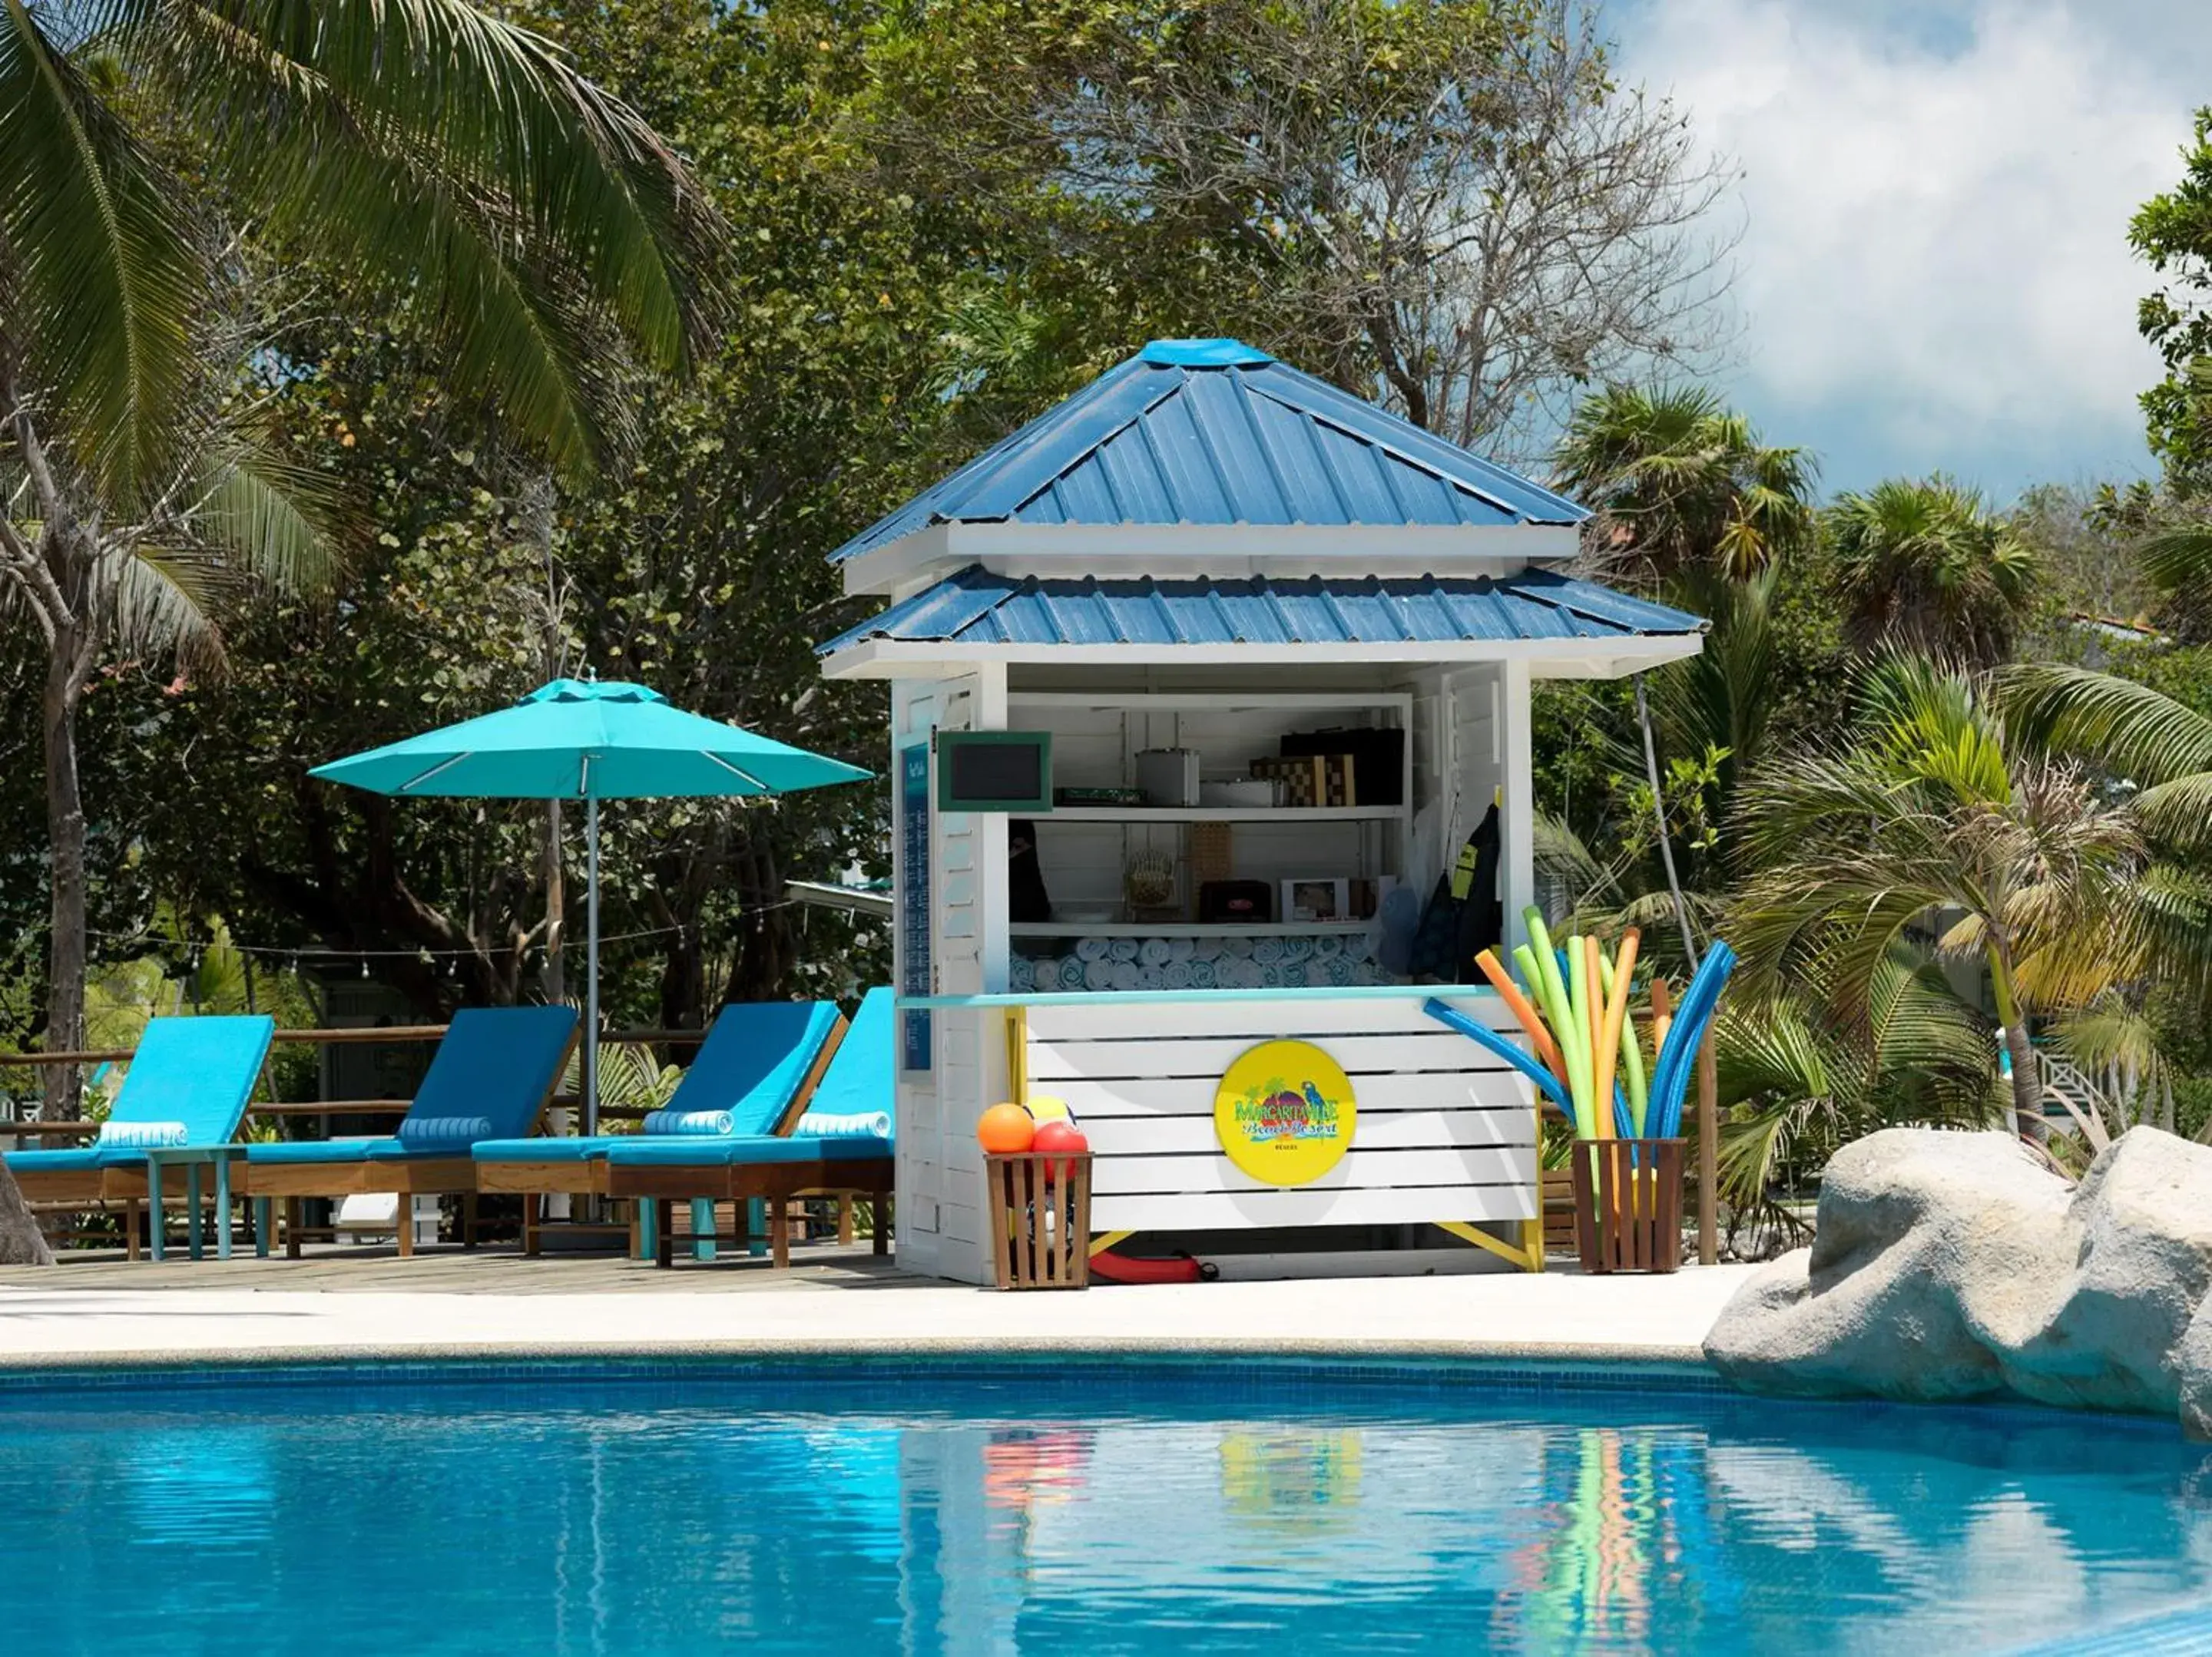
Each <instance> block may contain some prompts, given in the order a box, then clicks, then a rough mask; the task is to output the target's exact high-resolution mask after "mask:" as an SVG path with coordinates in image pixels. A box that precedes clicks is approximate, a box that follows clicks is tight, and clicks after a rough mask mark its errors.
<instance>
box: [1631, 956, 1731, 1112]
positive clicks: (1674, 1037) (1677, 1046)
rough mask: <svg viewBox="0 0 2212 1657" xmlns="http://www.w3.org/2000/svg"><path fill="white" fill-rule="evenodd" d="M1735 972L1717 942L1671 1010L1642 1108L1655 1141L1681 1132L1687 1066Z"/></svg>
mask: <svg viewBox="0 0 2212 1657" xmlns="http://www.w3.org/2000/svg"><path fill="white" fill-rule="evenodd" d="M1734 971H1735V950H1731V949H1730V948H1729V946H1728V945H1727V944H1723V943H1719V942H1716V943H1715V944H1713V947H1712V948H1711V950H1707V951H1706V952H1705V964H1704V965H1702V966H1700V967H1699V968H1698V971H1697V974H1696V976H1695V977H1693V978H1692V979H1691V980H1690V987H1689V988H1688V989H1687V990H1686V991H1684V992H1683V993H1682V1005H1680V1006H1679V1007H1677V1008H1676V1009H1675V1010H1674V1023H1672V1024H1670V1025H1668V1029H1667V1044H1666V1046H1665V1047H1663V1048H1662V1049H1661V1050H1660V1053H1659V1062H1658V1064H1657V1065H1656V1067H1655V1068H1654V1070H1653V1071H1652V1076H1651V1096H1650V1101H1649V1102H1648V1103H1647V1105H1646V1107H1645V1109H1644V1127H1645V1129H1646V1130H1647V1131H1648V1132H1650V1135H1651V1137H1652V1138H1655V1139H1672V1138H1677V1137H1678V1136H1679V1135H1680V1133H1681V1131H1682V1096H1683V1094H1684V1093H1685V1092H1686V1090H1687V1089H1688V1088H1689V1085H1690V1066H1691V1065H1692V1064H1694V1063H1696V1062H1697V1054H1698V1047H1699V1043H1701V1042H1702V1041H1704V1040H1705V1026H1706V1025H1707V1024H1708V1023H1711V1021H1712V1017H1713V1010H1714V1009H1715V1008H1716V1007H1717V1006H1718V1005H1720V998H1721V989H1722V986H1723V985H1725V984H1726V983H1727V982H1728V979H1729V974H1730V973H1732V972H1734Z"/></svg>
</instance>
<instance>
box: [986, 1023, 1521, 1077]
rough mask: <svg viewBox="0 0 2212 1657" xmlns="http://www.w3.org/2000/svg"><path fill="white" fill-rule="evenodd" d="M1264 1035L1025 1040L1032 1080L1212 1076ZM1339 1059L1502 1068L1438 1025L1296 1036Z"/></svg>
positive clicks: (1435, 1067)
mask: <svg viewBox="0 0 2212 1657" xmlns="http://www.w3.org/2000/svg"><path fill="white" fill-rule="evenodd" d="M1276 1039H1278V1038H1276V1037H1273V1036H1267V1035H1218V1036H1188V1037H1185V1038H1182V1039H1180V1040H1176V1041H1036V1040H1035V1039H1034V1038H1033V1039H1032V1040H1031V1041H1030V1080H1031V1081H1033V1082H1057V1081H1063V1080H1090V1079H1093V1078H1112V1077H1159V1076H1200V1077H1203V1076H1211V1077H1215V1078H1217V1079H1218V1078H1219V1077H1220V1075H1221V1073H1222V1072H1223V1071H1225V1070H1227V1069H1228V1068H1229V1067H1230V1065H1233V1064H1235V1063H1236V1062H1237V1059H1240V1058H1242V1057H1243V1055H1244V1054H1245V1053H1248V1052H1249V1051H1250V1050H1251V1049H1252V1048H1253V1047H1257V1046H1258V1045H1259V1044H1260V1043H1261V1042H1262V1041H1273V1040H1276ZM1291 1039H1293V1040H1297V1041H1310V1042H1312V1043H1313V1045H1314V1046H1316V1047H1319V1048H1320V1049H1321V1050H1322V1052H1323V1053H1327V1054H1328V1056H1329V1057H1330V1058H1332V1059H1334V1060H1336V1062H1337V1063H1338V1064H1339V1065H1341V1066H1342V1067H1343V1069H1344V1071H1345V1073H1346V1075H1348V1076H1351V1077H1353V1078H1354V1081H1355V1085H1356V1084H1357V1078H1358V1077H1359V1076H1360V1075H1362V1074H1363V1073H1366V1074H1378V1075H1402V1074H1405V1073H1407V1072H1408V1071H1433V1072H1436V1073H1437V1074H1440V1075H1464V1074H1469V1073H1479V1072H1482V1071H1495V1072H1498V1073H1499V1074H1506V1073H1508V1071H1507V1066H1506V1064H1505V1061H1504V1059H1498V1058H1496V1057H1493V1056H1492V1054H1491V1053H1487V1052H1486V1051H1485V1050H1484V1049H1483V1048H1481V1047H1477V1046H1475V1044H1474V1042H1472V1041H1468V1038H1467V1037H1465V1036H1464V1035H1457V1034H1455V1033H1454V1032H1452V1031H1450V1030H1445V1029H1438V1031H1437V1034H1436V1035H1301V1036H1297V1037H1294V1038H1291Z"/></svg>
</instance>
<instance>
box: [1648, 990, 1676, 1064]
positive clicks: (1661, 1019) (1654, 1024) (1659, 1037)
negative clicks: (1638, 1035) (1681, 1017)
mask: <svg viewBox="0 0 2212 1657" xmlns="http://www.w3.org/2000/svg"><path fill="white" fill-rule="evenodd" d="M1672 1023H1674V1012H1673V1010H1672V1009H1671V1008H1670V1007H1669V1006H1668V1001H1667V980H1665V979H1663V978H1655V979H1653V980H1651V1051H1652V1053H1653V1054H1654V1058H1653V1059H1652V1062H1653V1063H1654V1064H1655V1065H1656V1063H1657V1062H1658V1059H1657V1057H1656V1055H1657V1054H1658V1053H1660V1052H1661V1051H1662V1050H1663V1049H1664V1048H1665V1047H1666V1045H1667V1027H1668V1025H1670V1024H1672Z"/></svg>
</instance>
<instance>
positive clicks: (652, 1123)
mask: <svg viewBox="0 0 2212 1657" xmlns="http://www.w3.org/2000/svg"><path fill="white" fill-rule="evenodd" d="M401 1126H405V1124H404V1123H403V1124H401ZM736 1126H737V1123H736V1122H735V1121H734V1120H732V1118H731V1116H730V1113H729V1112H728V1111H726V1110H655V1111H648V1112H647V1114H646V1118H645V1121H644V1124H643V1127H644V1131H645V1132H647V1133H681V1134H686V1135H690V1136H692V1137H695V1138H696V1137H701V1136H706V1137H712V1136H713V1135H715V1134H719V1133H728V1132H731V1131H732V1129H734V1128H735V1127H736Z"/></svg>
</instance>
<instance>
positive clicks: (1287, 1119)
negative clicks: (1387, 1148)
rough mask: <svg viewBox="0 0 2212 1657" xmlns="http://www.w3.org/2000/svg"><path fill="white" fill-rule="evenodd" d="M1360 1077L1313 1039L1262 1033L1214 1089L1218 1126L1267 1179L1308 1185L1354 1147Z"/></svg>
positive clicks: (1232, 1155)
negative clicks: (1270, 1037) (1354, 1078)
mask: <svg viewBox="0 0 2212 1657" xmlns="http://www.w3.org/2000/svg"><path fill="white" fill-rule="evenodd" d="M1357 1117H1358V1108H1357V1106H1356V1104H1355V1102H1354V1101H1353V1099H1352V1083H1351V1080H1350V1078H1349V1077H1346V1075H1345V1073H1344V1071H1343V1070H1342V1069H1341V1068H1340V1067H1339V1065H1337V1062H1336V1060H1334V1059H1331V1058H1330V1057H1329V1056H1328V1054H1327V1053H1323V1052H1322V1050H1321V1049H1320V1048H1319V1047H1316V1046H1314V1044H1313V1043H1312V1042H1310V1041H1262V1042H1261V1044H1260V1045H1259V1046H1258V1047H1254V1048H1252V1049H1250V1050H1249V1052H1247V1053H1243V1055H1242V1056H1241V1057H1239V1058H1238V1059H1237V1062H1236V1063H1235V1064H1233V1065H1230V1067H1229V1071H1228V1073H1227V1074H1226V1075H1225V1076H1224V1077H1222V1078H1221V1086H1220V1088H1219V1089H1218V1090H1217V1091H1216V1092H1215V1094H1214V1096H1213V1131H1214V1132H1215V1134H1216V1135H1217V1136H1218V1138H1220V1140H1221V1149H1222V1150H1224V1151H1225V1152H1226V1153H1227V1154H1228V1156H1229V1160H1230V1161H1231V1162H1234V1163H1236V1164H1237V1167H1238V1168H1242V1169H1243V1171H1244V1172H1245V1173H1247V1174H1250V1175H1251V1176H1252V1177H1253V1178H1254V1179H1255V1180H1258V1181H1261V1183H1262V1184H1266V1185H1282V1186H1290V1185H1305V1184H1308V1183H1310V1181H1315V1180H1318V1179H1319V1178H1321V1176H1322V1174H1326V1173H1328V1171H1329V1169H1331V1168H1334V1167H1335V1166H1336V1165H1337V1163H1338V1162H1341V1161H1342V1160H1343V1158H1344V1153H1345V1152H1346V1150H1349V1149H1351V1146H1352V1127H1353V1125H1354V1122H1355V1121H1356V1120H1357Z"/></svg>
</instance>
